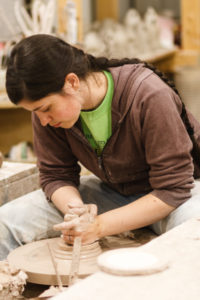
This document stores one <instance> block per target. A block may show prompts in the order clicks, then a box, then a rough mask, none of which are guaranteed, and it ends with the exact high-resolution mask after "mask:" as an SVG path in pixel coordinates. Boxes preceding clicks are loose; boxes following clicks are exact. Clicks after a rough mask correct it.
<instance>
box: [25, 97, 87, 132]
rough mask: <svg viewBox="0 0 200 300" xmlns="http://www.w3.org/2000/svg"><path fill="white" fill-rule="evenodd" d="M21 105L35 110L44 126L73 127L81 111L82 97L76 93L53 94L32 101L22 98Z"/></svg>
mask: <svg viewBox="0 0 200 300" xmlns="http://www.w3.org/2000/svg"><path fill="white" fill-rule="evenodd" d="M19 105H20V106H21V107H23V108H24V109H26V110H29V111H34V112H35V113H36V115H37V116H38V118H39V120H40V123H41V125H42V126H46V125H50V126H52V127H62V128H66V129H67V128H71V127H72V126H73V125H74V124H75V123H76V122H77V120H78V118H79V115H80V111H81V108H82V106H81V98H80V97H78V95H76V94H53V95H50V96H47V97H44V98H42V99H40V100H37V101H34V102H31V101H29V100H22V101H21V102H20V103H19Z"/></svg>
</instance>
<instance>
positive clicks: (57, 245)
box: [8, 238, 102, 285]
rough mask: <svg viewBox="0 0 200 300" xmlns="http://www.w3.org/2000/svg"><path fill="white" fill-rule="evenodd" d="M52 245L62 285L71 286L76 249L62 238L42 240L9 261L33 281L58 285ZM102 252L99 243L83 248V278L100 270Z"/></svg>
mask: <svg viewBox="0 0 200 300" xmlns="http://www.w3.org/2000/svg"><path fill="white" fill-rule="evenodd" d="M48 245H49V246H50V248H51V250H52V251H53V253H54V257H55V260H56V263H57V269H58V273H59V275H60V277H61V280H62V284H63V285H68V279H69V270H70V266H71V258H72V250H73V247H72V246H70V245H68V244H66V243H65V242H64V241H63V240H62V239H61V238H52V239H46V240H41V241H37V242H33V243H30V244H27V245H24V246H21V247H19V248H16V249H15V250H13V251H12V252H11V253H10V254H9V255H8V261H9V263H10V264H11V265H12V266H14V267H16V268H17V269H21V270H23V271H25V272H26V274H27V275H28V281H29V282H32V283H38V284H46V285H57V284H58V282H57V278H56V274H55V269H54V266H53V263H52V260H51V255H50V252H49V247H48ZM101 252H102V250H101V247H100V246H99V243H98V242H95V243H92V244H90V245H83V246H82V247H81V254H80V265H79V277H82V278H83V277H85V276H88V275H90V274H92V273H94V272H96V271H98V267H97V262H96V260H97V257H98V255H99V254H101Z"/></svg>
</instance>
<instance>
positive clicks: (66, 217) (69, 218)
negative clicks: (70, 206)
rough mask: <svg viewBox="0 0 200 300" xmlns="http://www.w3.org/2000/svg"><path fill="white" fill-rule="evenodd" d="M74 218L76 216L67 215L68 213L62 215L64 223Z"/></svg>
mask: <svg viewBox="0 0 200 300" xmlns="http://www.w3.org/2000/svg"><path fill="white" fill-rule="evenodd" d="M75 218H77V215H74V214H68V213H67V214H65V215H64V221H66V222H69V221H71V220H73V219H75Z"/></svg>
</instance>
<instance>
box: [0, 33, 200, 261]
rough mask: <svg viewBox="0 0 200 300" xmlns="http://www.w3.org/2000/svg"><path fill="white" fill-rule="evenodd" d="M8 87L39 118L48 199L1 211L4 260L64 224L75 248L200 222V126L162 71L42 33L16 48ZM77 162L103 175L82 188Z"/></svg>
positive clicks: (34, 197) (38, 144) (37, 137)
mask: <svg viewBox="0 0 200 300" xmlns="http://www.w3.org/2000/svg"><path fill="white" fill-rule="evenodd" d="M6 88H7V93H8V96H9V98H10V100H11V101H12V102H13V103H15V104H17V105H19V106H20V107H23V108H24V109H26V110H28V111H31V112H32V117H33V129H34V146H35V151H36V155H37V158H38V166H39V170H40V180H41V186H42V188H43V190H44V193H45V195H46V197H47V199H48V200H49V201H46V197H45V195H44V194H43V192H42V191H39V192H33V193H32V194H31V196H30V195H29V196H30V197H29V199H28V198H27V196H24V197H21V198H19V199H17V200H14V201H12V202H11V203H9V204H6V205H4V206H3V207H2V208H1V211H0V213H1V227H2V228H3V229H2V231H1V232H3V236H4V245H2V247H1V248H2V250H1V249H0V251H1V253H3V254H2V255H4V256H5V255H6V254H7V253H8V251H9V250H10V249H13V248H15V247H17V246H18V245H20V244H23V243H26V242H29V241H32V240H37V239H40V238H47V237H52V236H55V235H59V234H60V232H59V231H52V226H53V225H54V224H56V223H61V224H59V225H56V226H54V229H56V230H61V231H62V234H63V238H64V240H65V241H66V242H68V243H73V241H74V237H75V236H76V235H81V237H82V242H83V243H91V242H93V241H95V240H97V239H99V238H101V237H103V236H106V235H112V234H117V233H120V232H124V231H127V230H131V229H136V228H140V227H144V226H148V225H151V226H152V228H153V230H154V231H155V232H156V233H157V234H161V233H163V232H165V231H167V230H169V229H171V228H172V227H174V226H176V225H178V224H180V223H182V222H183V221H185V220H187V219H189V218H190V217H196V216H199V215H200V195H199V194H198V191H197V190H198V187H199V185H200V183H199V182H198V181H197V180H195V181H194V176H195V178H196V177H199V175H200V170H199V166H200V162H199V148H198V145H197V143H196V141H195V140H196V139H197V137H198V139H199V138H200V124H199V123H198V122H197V121H196V120H195V119H194V117H193V116H192V115H191V114H189V113H188V112H186V109H185V107H184V105H183V103H182V102H181V100H180V97H179V95H178V92H177V91H176V89H175V88H174V86H173V84H172V83H170V82H169V81H168V80H167V79H166V78H165V77H164V76H163V75H162V74H161V73H159V72H157V71H155V70H154V68H153V67H150V66H149V65H147V64H146V63H142V62H140V61H139V60H137V59H122V60H116V59H113V60H108V59H106V58H95V57H93V56H91V55H88V54H86V53H84V52H83V51H82V50H80V49H77V48H75V47H72V46H71V45H69V44H67V43H65V42H64V41H62V40H60V39H58V38H56V37H52V36H48V35H35V36H31V37H29V38H26V39H24V40H22V41H21V42H20V43H19V44H17V45H16V46H15V47H14V49H13V51H12V54H11V57H10V61H9V65H8V69H7V80H6ZM192 149H193V150H192ZM191 151H192V154H191ZM78 162H81V163H82V164H83V165H84V166H85V167H86V168H88V169H89V170H90V171H91V172H92V173H93V174H95V175H96V176H87V177H84V178H83V179H82V180H81V181H80V178H79V177H80V176H79V173H80V167H79V165H78ZM198 164H199V165H198ZM194 167H195V172H194ZM191 191H192V194H191ZM34 193H35V194H34ZM36 193H37V194H36ZM83 203H84V204H83ZM91 203H93V204H96V205H97V206H98V215H97V216H96V214H95V209H94V206H91V205H89V204H91ZM13 208H15V210H13ZM16 210H17V211H18V212H19V213H18V214H19V215H18V217H16V216H15V220H14V222H13V214H14V212H13V211H16ZM71 212H72V213H75V218H74V219H73V220H71V216H70V215H69V213H71ZM88 214H89V215H92V216H95V217H94V218H93V220H92V222H91V220H90V222H89V220H88V218H87V217H85V216H88ZM15 215H16V214H15ZM64 216H65V222H62V221H63V217H64ZM8 219H10V220H11V221H10V222H9V221H8ZM22 224H23V226H22ZM77 224H78V225H79V228H78V229H77ZM83 225H85V226H83ZM80 226H81V228H80ZM28 235H29V238H28V237H27V236H28Z"/></svg>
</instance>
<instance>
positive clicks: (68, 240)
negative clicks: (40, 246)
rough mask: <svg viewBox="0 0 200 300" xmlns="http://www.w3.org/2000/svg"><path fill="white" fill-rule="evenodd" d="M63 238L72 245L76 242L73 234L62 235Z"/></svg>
mask: <svg viewBox="0 0 200 300" xmlns="http://www.w3.org/2000/svg"><path fill="white" fill-rule="evenodd" d="M61 238H62V239H63V240H64V241H65V242H66V243H67V244H70V245H73V243H74V237H73V236H71V235H66V236H65V235H61Z"/></svg>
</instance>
